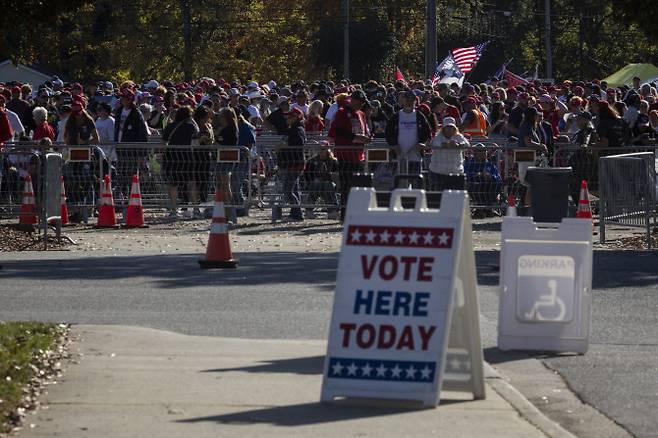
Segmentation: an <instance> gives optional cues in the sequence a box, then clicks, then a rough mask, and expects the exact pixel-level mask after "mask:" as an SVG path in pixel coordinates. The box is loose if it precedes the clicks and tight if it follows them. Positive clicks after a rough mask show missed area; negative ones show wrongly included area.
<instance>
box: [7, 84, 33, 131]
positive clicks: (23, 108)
mask: <svg viewBox="0 0 658 438" xmlns="http://www.w3.org/2000/svg"><path fill="white" fill-rule="evenodd" d="M6 106H7V109H8V110H9V111H12V112H14V113H16V115H17V116H18V118H19V119H20V120H21V123H22V124H23V125H25V124H26V123H27V122H28V120H29V115H28V113H29V111H30V103H29V102H28V101H26V100H24V99H23V95H22V93H21V87H18V86H15V87H12V88H11V100H9V101H7V105H6Z"/></svg>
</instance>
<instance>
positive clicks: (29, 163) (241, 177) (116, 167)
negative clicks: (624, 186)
mask: <svg viewBox="0 0 658 438" xmlns="http://www.w3.org/2000/svg"><path fill="white" fill-rule="evenodd" d="M497 141H499V140H489V139H474V140H473V141H472V146H470V147H469V148H466V149H463V150H460V151H457V150H454V151H452V152H451V153H452V154H453V155H452V156H453V157H457V161H458V163H457V164H459V163H461V164H462V166H463V169H462V170H460V172H458V173H455V174H452V175H439V176H437V174H436V173H435V172H433V170H435V169H436V167H435V166H434V165H433V164H432V160H442V159H445V157H439V156H436V157H435V156H433V154H432V151H431V150H430V149H429V148H428V149H426V150H424V151H421V153H420V154H419V156H418V158H417V159H416V161H413V160H410V159H405V158H404V157H402V158H401V157H400V151H399V150H398V148H396V147H392V146H389V145H388V144H387V143H386V142H385V141H384V140H383V139H374V141H373V142H372V143H370V144H369V145H368V146H367V147H364V148H354V147H353V146H348V147H341V146H330V145H329V143H328V141H327V140H326V137H325V136H323V135H321V134H312V135H310V136H309V142H308V143H307V144H306V145H304V146H298V147H295V146H293V147H291V146H288V145H287V138H286V137H285V136H282V135H276V134H269V133H268V134H262V135H260V136H259V137H258V139H257V143H256V145H254V146H253V147H240V146H235V147H232V146H219V145H207V146H205V145H204V146H175V145H162V144H159V143H155V142H149V143H117V144H102V145H98V146H65V145H61V144H56V145H54V146H53V149H54V150H57V151H59V152H61V153H62V154H63V156H64V164H63V169H62V174H63V176H64V182H65V189H66V194H67V203H68V206H69V212H70V213H71V216H72V220H73V221H82V222H85V223H87V222H89V219H90V218H91V217H92V216H93V214H94V212H95V209H96V207H97V205H98V197H99V187H100V183H101V181H102V178H103V176H104V175H110V177H111V180H112V185H113V195H114V199H115V205H116V208H117V211H118V212H121V211H123V210H125V209H126V208H127V205H128V201H129V198H130V187H131V181H132V177H133V175H135V174H137V175H139V178H140V186H141V193H142V203H143V205H144V207H145V209H146V212H147V221H157V220H165V219H167V217H168V216H172V215H173V216H178V215H179V214H180V215H183V216H184V217H195V216H196V217H208V216H209V215H210V212H211V207H212V203H213V200H214V196H213V195H214V193H215V189H216V188H217V187H219V189H220V190H221V191H222V194H223V198H224V199H225V202H226V203H227V207H229V214H230V215H232V216H233V218H229V220H231V219H233V220H237V219H236V218H237V216H239V215H242V214H249V210H250V209H251V208H259V209H271V210H272V211H273V213H274V215H278V214H280V211H281V209H284V208H291V209H295V210H298V211H305V213H306V216H307V217H308V218H312V217H316V216H317V215H318V214H320V215H324V214H326V215H327V216H328V217H330V218H333V217H336V212H337V211H338V210H339V209H340V206H341V203H342V201H343V197H344V194H345V193H346V192H345V189H346V188H348V186H349V185H351V180H352V174H353V173H359V174H366V175H367V176H368V178H366V180H363V179H361V181H368V184H372V186H373V187H374V188H375V189H377V190H378V191H382V192H386V191H391V190H392V189H394V188H395V184H396V182H395V181H396V177H400V176H402V175H408V174H416V175H422V176H423V178H422V180H420V181H421V183H420V184H421V188H424V189H426V190H428V191H440V190H442V189H445V188H454V189H465V190H467V191H468V192H469V194H470V198H471V207H472V208H473V209H474V210H475V211H476V212H477V211H486V212H489V213H496V214H502V213H503V212H504V210H505V208H506V206H507V199H508V198H509V197H510V196H512V197H514V198H515V199H516V200H517V202H518V203H519V204H521V205H522V204H523V203H524V198H525V196H526V192H527V187H526V186H525V185H524V174H525V170H526V169H527V167H528V166H534V165H537V164H539V165H546V163H545V162H544V163H542V159H543V157H540V156H539V155H538V153H537V152H536V151H534V150H532V149H528V148H517V147H514V146H509V145H507V144H499V143H498V142H497ZM620 150H623V151H629V152H641V151H650V152H654V148H652V147H640V146H629V147H625V148H616V149H602V148H594V149H591V148H586V149H583V148H576V147H572V146H565V145H561V146H559V147H556V150H555V153H554V155H553V157H552V162H553V165H554V166H569V167H571V168H572V169H573V184H572V190H571V197H572V200H573V201H574V202H576V201H577V200H578V195H579V193H578V190H579V187H580V181H581V180H583V179H584V180H586V181H587V182H588V185H589V187H590V191H591V193H592V194H593V195H595V197H598V196H599V180H600V175H599V174H600V164H599V158H601V157H606V156H609V155H613V154H617V153H618V152H620ZM355 151H356V152H357V154H356V155H354V152H355ZM44 153H45V150H40V149H39V148H38V147H37V146H36V144H34V143H20V144H9V145H5V148H4V152H3V153H2V155H1V156H0V157H1V159H2V163H1V164H2V166H1V167H0V215H1V216H2V217H3V218H9V217H13V218H15V217H17V215H18V213H19V211H20V204H21V193H22V190H23V188H24V178H25V176H26V175H27V174H30V175H32V178H33V181H35V184H34V185H35V191H38V189H37V188H36V187H38V184H37V182H38V180H39V178H40V174H39V171H38V169H37V168H36V167H35V163H37V162H38V157H40V156H41V155H43V154H44ZM361 154H362V160H359V158H361ZM345 157H349V158H351V159H352V160H355V161H350V160H349V159H345ZM629 171H630V170H629ZM370 175H372V178H370ZM632 178H635V174H633V176H632ZM398 179H399V178H398ZM604 179H605V180H606V181H607V180H608V178H607V177H606V178H604ZM403 180H405V179H404V178H403V179H400V181H403ZM613 180H614V181H618V178H617V179H614V178H613ZM405 181H406V180H405ZM601 181H603V179H601ZM643 181H644V180H643ZM645 182H646V181H645ZM646 183H647V184H649V185H650V187H655V183H651V182H646ZM611 184H613V185H614V183H611ZM643 184H644V182H643ZM652 184H653V185H652ZM38 197H39V195H38V193H37V199H38ZM597 208H598V205H595V209H597Z"/></svg>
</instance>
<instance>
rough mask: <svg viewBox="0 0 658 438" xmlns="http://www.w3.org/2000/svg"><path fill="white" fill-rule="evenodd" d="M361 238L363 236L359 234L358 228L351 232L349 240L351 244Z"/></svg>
mask: <svg viewBox="0 0 658 438" xmlns="http://www.w3.org/2000/svg"><path fill="white" fill-rule="evenodd" d="M361 236H363V233H361V232H360V231H359V229H358V228H355V229H354V231H352V234H351V235H350V238H351V239H352V242H360V241H361Z"/></svg>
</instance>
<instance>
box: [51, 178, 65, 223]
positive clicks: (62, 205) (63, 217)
mask: <svg viewBox="0 0 658 438" xmlns="http://www.w3.org/2000/svg"><path fill="white" fill-rule="evenodd" d="M60 181H61V184H62V190H61V195H60V197H61V200H62V201H61V208H60V211H59V215H60V217H61V218H62V219H61V221H62V226H66V225H69V208H68V207H67V206H66V190H65V189H64V177H63V176H62V177H61V178H60ZM54 223H55V222H54V221H52V222H48V224H49V225H53V224H54Z"/></svg>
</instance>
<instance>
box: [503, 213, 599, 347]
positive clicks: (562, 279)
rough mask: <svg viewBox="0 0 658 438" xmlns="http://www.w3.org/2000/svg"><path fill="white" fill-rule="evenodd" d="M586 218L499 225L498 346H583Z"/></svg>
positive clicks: (589, 252) (588, 273)
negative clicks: (556, 223)
mask: <svg viewBox="0 0 658 438" xmlns="http://www.w3.org/2000/svg"><path fill="white" fill-rule="evenodd" d="M592 257H593V245H592V221H591V220H585V219H571V218H566V219H563V220H562V222H561V223H560V224H559V226H558V227H553V228H541V229H540V228H538V227H537V226H536V224H535V223H534V222H533V219H532V218H531V217H506V218H505V219H504V220H503V226H502V243H501V255H500V266H501V269H500V303H499V308H498V348H500V349H501V350H503V351H506V350H535V351H554V352H575V353H579V354H584V353H586V352H587V350H588V348H589V327H590V312H591V300H592V296H591V291H592Z"/></svg>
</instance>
